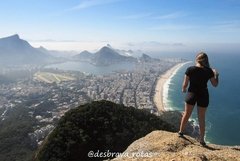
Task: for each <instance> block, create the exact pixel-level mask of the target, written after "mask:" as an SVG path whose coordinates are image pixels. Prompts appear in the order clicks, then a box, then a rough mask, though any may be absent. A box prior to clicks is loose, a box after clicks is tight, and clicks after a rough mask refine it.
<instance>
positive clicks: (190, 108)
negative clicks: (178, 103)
mask: <svg viewBox="0 0 240 161" xmlns="http://www.w3.org/2000/svg"><path fill="white" fill-rule="evenodd" d="M193 107H194V105H190V104H187V103H185V111H184V114H183V117H182V120H181V125H180V130H179V132H183V131H184V129H185V127H186V124H187V122H188V119H189V117H190V116H191V114H192V111H193Z"/></svg>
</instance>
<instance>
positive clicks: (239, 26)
mask: <svg viewBox="0 0 240 161" xmlns="http://www.w3.org/2000/svg"><path fill="white" fill-rule="evenodd" d="M211 29H212V30H213V31H215V32H238V33H239V32H240V21H238V20H232V21H222V22H218V23H216V24H215V25H213V26H212V27H211Z"/></svg>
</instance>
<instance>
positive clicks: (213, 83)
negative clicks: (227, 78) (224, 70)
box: [210, 69, 219, 87]
mask: <svg viewBox="0 0 240 161" xmlns="http://www.w3.org/2000/svg"><path fill="white" fill-rule="evenodd" d="M212 70H213V73H214V77H212V78H211V79H210V82H211V84H212V85H213V86H214V87H217V86H218V76H219V73H218V72H217V71H216V69H212Z"/></svg>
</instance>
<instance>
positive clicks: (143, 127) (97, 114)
mask: <svg viewBox="0 0 240 161" xmlns="http://www.w3.org/2000/svg"><path fill="white" fill-rule="evenodd" d="M157 129H159V130H160V129H161V130H167V131H176V129H175V128H173V127H172V126H171V125H170V124H168V123H166V122H165V121H163V120H161V118H160V117H157V116H155V115H153V114H150V113H149V112H147V111H145V110H137V109H135V108H133V107H125V106H123V105H119V104H115V103H112V102H108V101H98V102H92V103H89V104H85V105H82V106H79V107H78V108H76V109H72V110H70V111H69V112H67V113H66V114H65V116H63V117H62V118H61V120H60V121H59V123H58V125H57V127H56V128H55V129H54V131H53V132H52V133H51V134H50V135H49V136H48V138H47V139H46V140H45V142H44V143H43V144H42V146H41V147H40V148H39V150H38V152H37V153H36V155H35V158H34V160H35V161H80V160H83V161H86V160H103V159H107V158H89V157H88V155H87V154H88V152H89V151H91V150H92V151H95V152H97V151H98V150H99V151H101V152H105V151H107V150H109V151H110V152H123V151H124V150H125V149H126V148H127V147H128V145H130V144H131V143H132V142H133V141H135V140H136V139H139V138H141V137H143V136H145V135H146V134H148V133H149V132H151V131H153V130H157Z"/></svg>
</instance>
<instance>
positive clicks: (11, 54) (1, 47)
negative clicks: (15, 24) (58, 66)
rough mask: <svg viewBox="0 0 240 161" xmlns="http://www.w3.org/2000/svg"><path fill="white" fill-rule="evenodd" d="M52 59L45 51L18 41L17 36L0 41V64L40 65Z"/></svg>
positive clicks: (23, 41) (21, 40)
mask: <svg viewBox="0 0 240 161" xmlns="http://www.w3.org/2000/svg"><path fill="white" fill-rule="evenodd" d="M52 59H53V57H52V56H51V55H50V54H49V53H48V50H47V49H44V48H42V47H41V48H34V47H32V46H31V45H30V44H29V43H28V42H27V41H25V40H23V39H20V38H19V35H13V36H9V37H5V38H1V39H0V64H6V65H23V64H42V63H46V62H49V61H51V60H52Z"/></svg>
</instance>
